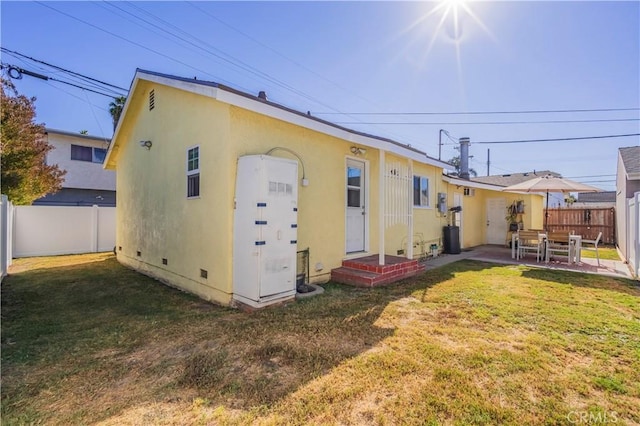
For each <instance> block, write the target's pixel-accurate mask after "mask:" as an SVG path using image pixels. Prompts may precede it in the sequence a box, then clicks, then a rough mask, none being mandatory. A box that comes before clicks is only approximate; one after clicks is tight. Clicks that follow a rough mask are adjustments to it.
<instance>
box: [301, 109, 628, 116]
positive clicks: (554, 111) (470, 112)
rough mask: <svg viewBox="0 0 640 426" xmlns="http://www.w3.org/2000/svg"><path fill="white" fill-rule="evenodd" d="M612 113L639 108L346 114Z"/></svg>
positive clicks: (328, 113)
mask: <svg viewBox="0 0 640 426" xmlns="http://www.w3.org/2000/svg"><path fill="white" fill-rule="evenodd" d="M612 111H640V108H597V109H556V110H524V111H466V112H453V111H447V112H436V111H423V112H418V111H414V112H347V113H345V114H349V115H485V114H486V115H489V114H548V113H571V112H572V113H576V112H612ZM312 114H314V115H335V114H339V113H336V112H319V111H313V112H312Z"/></svg>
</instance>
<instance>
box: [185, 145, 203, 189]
mask: <svg viewBox="0 0 640 426" xmlns="http://www.w3.org/2000/svg"><path fill="white" fill-rule="evenodd" d="M199 196H200V147H199V146H195V147H193V148H189V149H188V150H187V197H188V198H191V197H199Z"/></svg>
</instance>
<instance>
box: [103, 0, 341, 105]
mask: <svg viewBox="0 0 640 426" xmlns="http://www.w3.org/2000/svg"><path fill="white" fill-rule="evenodd" d="M107 4H108V5H109V6H111V7H115V8H117V9H119V10H121V11H122V12H124V13H127V14H129V15H131V16H134V17H136V18H137V19H139V20H140V21H142V22H146V23H147V24H149V25H152V26H154V27H156V28H160V29H161V30H162V31H164V32H166V33H167V34H170V35H172V36H173V37H176V38H178V39H180V40H183V41H184V42H185V43H188V44H190V45H192V46H194V47H196V48H198V49H200V50H203V51H204V52H206V53H208V54H209V55H212V56H215V57H217V58H219V59H221V60H223V61H225V62H227V63H229V64H231V65H233V66H235V67H237V68H240V69H242V70H244V71H247V72H249V73H251V74H254V75H256V76H258V77H261V78H264V79H266V80H267V81H269V82H271V83H273V84H276V85H278V86H280V87H282V88H284V89H287V90H289V91H291V92H293V93H295V94H297V95H298V96H301V97H303V98H306V99H307V100H310V101H312V102H315V103H316V104H318V105H322V106H324V107H326V108H330V109H333V110H334V111H337V110H335V108H332V107H331V106H329V105H326V104H324V103H323V102H321V101H319V100H318V99H315V98H313V97H312V96H310V95H308V94H306V93H304V92H302V91H300V90H298V89H296V88H295V87H293V86H291V85H289V84H287V83H284V82H282V81H280V80H278V79H277V78H275V77H272V76H271V75H269V74H267V73H265V72H263V71H260V70H259V69H257V68H255V67H253V66H251V65H249V64H247V63H245V62H243V61H241V60H240V59H238V58H235V57H234V56H231V55H228V54H226V53H224V52H223V51H221V50H220V49H218V48H216V47H215V46H213V45H211V44H209V43H207V42H206V41H204V40H202V39H199V38H197V37H195V36H193V35H191V34H189V33H187V32H186V31H184V30H182V29H181V28H179V27H177V26H175V25H173V24H172V23H171V22H168V21H165V20H164V19H162V18H160V17H158V16H156V15H154V14H152V13H150V12H147V11H144V12H145V13H146V14H147V15H149V16H152V17H153V18H154V19H156V20H157V21H159V22H162V23H163V24H164V25H167V26H169V27H170V28H173V29H174V30H175V31H178V32H179V33H181V34H183V35H185V36H187V37H190V38H192V39H193V40H196V41H197V42H199V43H200V44H202V45H204V46H206V47H207V48H208V49H205V48H203V47H202V46H199V45H198V44H196V43H194V42H192V41H189V40H187V39H185V38H184V37H181V36H180V35H176V34H175V33H172V32H169V31H167V30H166V29H164V28H161V27H159V26H158V25H156V24H153V23H151V22H149V21H147V20H145V19H143V18H141V17H139V16H137V15H135V14H132V13H131V12H128V11H126V10H124V9H122V8H121V7H118V6H116V5H115V4H113V3H107ZM209 49H210V50H209ZM217 52H218V53H217ZM229 58H230V59H229ZM338 112H339V111H338Z"/></svg>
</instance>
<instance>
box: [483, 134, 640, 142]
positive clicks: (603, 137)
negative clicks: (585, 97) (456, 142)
mask: <svg viewBox="0 0 640 426" xmlns="http://www.w3.org/2000/svg"><path fill="white" fill-rule="evenodd" d="M630 136H640V133H629V134H626V135H603V136H582V137H577V138H554V139H526V140H519V141H482V142H473V143H475V144H500V143H505V144H506V143H529V142H555V141H577V140H584V139H607V138H626V137H630Z"/></svg>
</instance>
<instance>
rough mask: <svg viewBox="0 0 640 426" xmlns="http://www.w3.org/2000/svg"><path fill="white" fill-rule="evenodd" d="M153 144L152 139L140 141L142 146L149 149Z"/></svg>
mask: <svg viewBox="0 0 640 426" xmlns="http://www.w3.org/2000/svg"><path fill="white" fill-rule="evenodd" d="M151 145H153V143H152V142H151V141H140V146H141V147H143V148H147V151H148V150H150V149H151Z"/></svg>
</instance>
